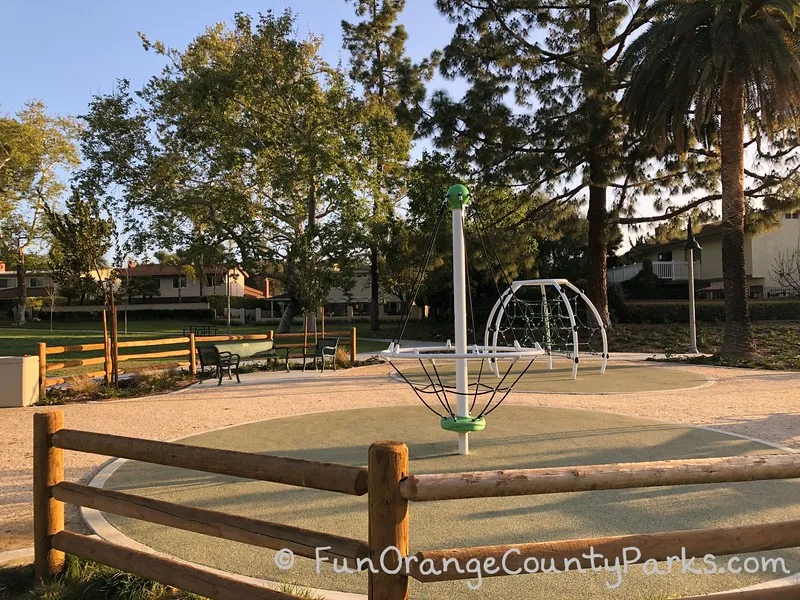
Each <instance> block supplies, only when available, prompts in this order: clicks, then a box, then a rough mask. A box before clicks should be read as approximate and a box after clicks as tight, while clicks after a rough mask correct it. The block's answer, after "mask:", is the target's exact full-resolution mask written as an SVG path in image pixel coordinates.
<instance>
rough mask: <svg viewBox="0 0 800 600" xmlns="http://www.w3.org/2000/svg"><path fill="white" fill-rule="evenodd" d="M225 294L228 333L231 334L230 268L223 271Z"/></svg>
mask: <svg viewBox="0 0 800 600" xmlns="http://www.w3.org/2000/svg"><path fill="white" fill-rule="evenodd" d="M225 295H226V296H227V297H228V335H230V334H231V268H230V267H227V272H226V273H225Z"/></svg>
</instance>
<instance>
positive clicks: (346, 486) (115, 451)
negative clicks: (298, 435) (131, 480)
mask: <svg viewBox="0 0 800 600" xmlns="http://www.w3.org/2000/svg"><path fill="white" fill-rule="evenodd" d="M52 443H53V445H54V446H55V447H56V448H61V449H63V450H76V451H78V452H88V453H92V454H102V455H104V456H116V457H118V458H127V459H129V460H138V461H142V462H148V463H153V464H157V465H165V466H169V467H178V468H183V469H193V470H195V471H203V472H205V473H216V474H218V475H230V476H233V477H243V478H245V479H255V480H258V481H271V482H274V483H284V484H286V485H294V486H298V487H307V488H314V489H318V490H327V491H330V492H339V493H342V494H350V495H354V496H362V495H364V494H366V493H367V469H366V468H365V467H352V466H349V465H339V464H334V463H326V462H315V461H310V460H304V459H302V458H287V457H283V456H267V455H263V454H251V453H248V452H239V451H236V450H220V449H217V448H203V447H202V446H188V445H186V444H174V443H170V442H158V441H155V440H140V439H137V438H131V437H123V436H119V435H108V434H105V433H91V432H88V431H75V430H72V429H61V430H59V431H58V432H57V433H55V434H53V440H52Z"/></svg>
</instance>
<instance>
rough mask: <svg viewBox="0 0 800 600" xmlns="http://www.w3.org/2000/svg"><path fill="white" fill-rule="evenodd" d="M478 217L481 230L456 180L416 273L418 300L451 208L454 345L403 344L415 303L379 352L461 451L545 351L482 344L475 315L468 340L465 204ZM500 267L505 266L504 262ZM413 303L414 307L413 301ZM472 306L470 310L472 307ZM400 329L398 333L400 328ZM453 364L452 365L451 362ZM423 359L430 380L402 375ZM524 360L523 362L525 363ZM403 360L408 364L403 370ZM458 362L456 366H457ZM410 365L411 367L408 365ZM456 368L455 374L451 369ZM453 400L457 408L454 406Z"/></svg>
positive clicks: (466, 193)
mask: <svg viewBox="0 0 800 600" xmlns="http://www.w3.org/2000/svg"><path fill="white" fill-rule="evenodd" d="M468 206H469V207H470V208H471V209H472V211H473V214H474V215H475V218H476V226H477V227H478V230H479V233H480V235H483V234H482V232H481V231H480V230H481V227H480V218H479V217H478V215H477V211H476V209H475V206H474V204H471V198H470V193H469V189H468V188H467V187H466V186H465V185H461V184H458V185H454V186H452V187H450V189H449V190H447V198H446V201H445V202H443V203H442V206H441V209H440V211H439V215H438V218H437V220H436V224H435V227H434V231H433V233H432V235H431V237H430V238H429V240H428V249H427V251H426V254H425V257H424V261H423V264H422V266H421V267H420V270H419V272H418V277H417V283H416V286H415V290H414V299H416V295H417V292H418V291H419V288H420V286H421V284H422V281H423V279H424V275H425V273H426V272H427V264H428V261H429V260H430V257H431V254H432V251H433V248H434V245H435V241H436V236H437V235H438V233H439V229H440V227H441V224H442V221H443V219H444V215H445V213H446V210H447V208H449V209H450V211H451V214H452V223H453V314H454V316H455V323H454V324H455V344H451V343H450V341H449V340H448V341H447V343H446V344H445V345H443V346H417V347H404V346H402V345H401V343H400V342H401V338H402V336H403V332H404V331H405V327H406V325H407V324H408V320H409V317H410V315H411V308H409V312H408V313H407V314H406V315H405V318H404V319H403V320H402V321H400V322H399V323H398V328H397V330H396V331H395V336H394V337H393V339H392V343H391V344H390V345H389V348H388V349H386V350H384V351H383V352H381V353H379V354H378V355H377V356H378V358H380V359H381V360H383V361H385V362H387V363H389V364H390V365H392V367H393V368H394V370H395V372H396V373H397V375H398V376H399V378H400V379H401V380H403V381H405V382H406V383H407V384H408V385H409V386H411V388H412V389H413V390H414V392H415V393H416V394H417V397H418V398H419V399H420V400H421V401H422V403H423V404H424V405H425V406H427V407H428V409H429V410H431V411H432V412H434V413H436V414H437V415H438V416H439V418H440V423H441V426H442V429H444V430H446V431H452V432H455V433H458V451H459V453H460V454H468V453H469V434H470V433H473V432H477V431H481V430H483V429H484V428H485V427H486V417H487V416H488V415H489V414H490V413H491V412H492V411H493V410H495V409H496V408H497V407H498V406H500V404H502V402H503V400H505V398H506V397H507V396H508V394H509V393H510V392H511V390H512V388H513V387H514V385H516V383H517V382H518V381H519V380H520V379H521V378H522V376H523V375H525V373H526V372H527V371H528V369H529V368H530V367H531V365H532V364H533V361H534V360H536V358H537V357H538V356H541V355H542V354H544V351H543V350H542V348H541V346H540V345H539V344H538V343H537V344H534V346H533V347H523V346H521V345H520V344H519V343H518V342H517V341H513V343H512V345H505V346H497V345H493V346H488V345H485V344H484V345H478V343H477V338H476V331H475V320H474V317H473V318H472V334H473V344H472V345H471V346H469V347H468V343H467V331H468V330H467V316H468V313H469V316H470V317H472V306H471V305H469V303H468V294H467V290H468V288H469V279H468V273H469V271H468V265H467V253H466V247H465V242H464V218H465V211H466V208H467V207H468ZM501 270H502V266H501ZM413 304H414V303H413V302H411V303H410V307H411V306H413ZM468 305H469V311H468ZM398 332H399V333H398ZM518 361H527V366H525V367H524V368H523V369H521V370H520V371H518V372H517V371H515V373H514V375H513V377H512V376H510V375H511V369H512V367H514V365H515V364H516V363H517V362H518ZM453 363H454V364H453ZM409 364H419V365H420V366H421V367H422V371H423V372H424V374H425V375H426V381H427V382H424V381H423V382H420V381H419V380H418V378H416V377H415V378H409V377H406V376H405V375H403V370H404V369H405V366H406V365H409ZM470 364H472V365H473V367H472V372H473V373H475V372H476V371H477V376H476V377H475V376H474V377H473V381H472V382H470V380H469V373H470ZM523 364H524V363H523ZM400 365H403V366H404V368H403V369H401V368H400ZM453 367H454V369H453ZM406 370H407V369H406ZM453 370H454V371H455V377H454V379H451V378H450V372H452V371H453ZM454 405H455V408H454Z"/></svg>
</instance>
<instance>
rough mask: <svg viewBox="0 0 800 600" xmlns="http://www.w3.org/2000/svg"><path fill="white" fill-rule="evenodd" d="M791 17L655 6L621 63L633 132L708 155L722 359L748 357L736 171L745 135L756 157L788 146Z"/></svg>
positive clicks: (795, 107)
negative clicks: (780, 142)
mask: <svg viewBox="0 0 800 600" xmlns="http://www.w3.org/2000/svg"><path fill="white" fill-rule="evenodd" d="M799 13H800V4H798V3H797V2H796V1H789V2H780V1H775V0H766V1H764V0H736V1H734V0H693V1H689V2H683V3H675V2H668V1H665V0H661V1H659V2H656V3H655V4H654V5H653V6H652V7H650V8H649V10H648V12H647V14H648V15H649V16H651V17H653V18H654V20H653V23H652V24H651V25H650V26H649V27H648V29H647V30H646V31H645V33H644V34H643V35H642V36H640V37H639V38H638V39H637V40H635V41H634V42H633V43H632V44H631V46H630V48H629V49H628V51H627V52H626V54H625V55H624V57H623V69H624V70H625V71H627V72H630V86H629V87H628V89H627V90H626V93H625V98H624V108H625V110H626V112H627V114H628V115H629V118H630V122H631V126H632V128H633V129H634V130H636V131H641V132H644V133H645V134H647V135H648V136H650V138H651V139H652V140H654V143H655V146H656V148H657V149H659V150H663V149H664V148H665V147H666V145H667V143H668V142H671V143H674V144H675V146H676V147H677V149H678V150H679V151H684V152H686V151H688V149H689V148H690V147H691V142H692V138H693V137H696V138H697V139H698V140H699V141H700V142H701V143H702V144H703V145H704V146H706V147H709V148H711V149H718V153H719V156H720V158H721V169H720V175H721V182H722V193H721V200H722V228H723V229H722V263H723V278H724V285H725V335H724V339H723V344H722V348H721V350H720V352H721V354H722V355H723V356H726V357H741V356H746V355H748V354H750V353H752V352H754V351H755V344H754V341H753V336H752V330H751V327H750V313H749V309H748V304H747V295H748V294H747V291H748V288H747V276H746V272H745V257H744V234H745V214H746V203H745V175H746V174H747V175H749V176H750V177H751V178H753V175H752V174H750V173H746V170H745V134H746V131H749V132H750V133H751V135H752V136H753V141H754V142H755V143H756V144H757V145H758V148H759V150H760V148H761V144H764V143H768V142H769V140H770V139H775V137H778V138H780V137H781V134H782V133H783V136H785V137H784V139H786V138H787V137H789V138H796V130H795V127H796V124H797V119H798V117H800V31H798V29H797V28H796V20H797V16H798V14H799ZM789 148H791V146H789ZM779 151H780V150H779ZM795 170H796V169H795ZM755 179H756V180H758V181H759V183H760V184H762V188H763V187H769V186H768V184H769V183H773V181H771V180H770V179H769V178H764V177H762V176H759V175H758V174H755ZM775 179H777V177H776V176H775V175H773V176H772V180H775ZM795 194H796V193H795ZM761 199H762V201H764V202H765V203H767V208H770V206H769V203H770V202H771V203H772V208H775V205H776V204H777V205H779V206H780V207H782V206H781V205H785V202H786V198H784V197H782V196H780V195H772V196H770V194H769V193H764V192H762V194H761ZM789 201H790V202H793V203H797V202H798V199H797V197H796V195H793V197H790V198H789Z"/></svg>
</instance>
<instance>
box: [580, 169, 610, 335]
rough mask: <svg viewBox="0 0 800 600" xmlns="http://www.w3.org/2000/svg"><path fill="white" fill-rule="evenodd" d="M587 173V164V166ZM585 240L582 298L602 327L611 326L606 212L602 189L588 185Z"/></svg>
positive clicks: (604, 194) (598, 186) (604, 195)
mask: <svg viewBox="0 0 800 600" xmlns="http://www.w3.org/2000/svg"><path fill="white" fill-rule="evenodd" d="M590 170H591V163H590ZM586 218H587V219H588V220H589V240H588V244H587V248H586V295H587V296H588V297H589V300H591V301H592V303H593V304H594V305H595V308H597V312H599V313H600V318H601V319H602V320H603V325H605V326H606V327H609V328H610V327H611V318H610V316H609V314H608V284H607V282H606V255H607V253H608V240H607V237H608V236H607V235H606V234H607V231H608V212H607V210H606V187H605V186H601V185H591V184H590V186H589V210H588V212H587V215H586Z"/></svg>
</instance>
